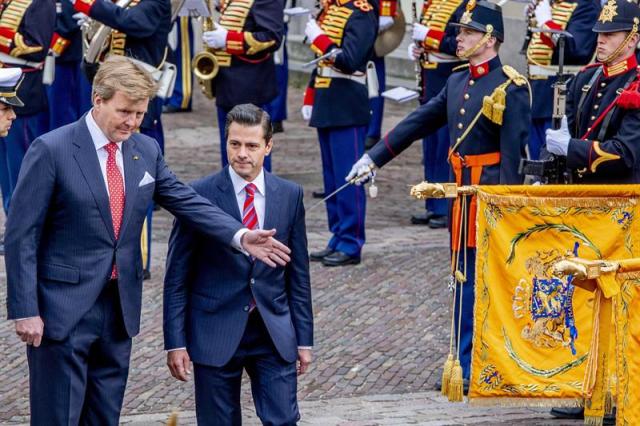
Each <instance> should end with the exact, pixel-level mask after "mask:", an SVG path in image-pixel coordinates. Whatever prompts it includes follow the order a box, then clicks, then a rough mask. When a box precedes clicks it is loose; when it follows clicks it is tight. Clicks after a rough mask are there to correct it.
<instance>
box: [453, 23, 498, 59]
mask: <svg viewBox="0 0 640 426" xmlns="http://www.w3.org/2000/svg"><path fill="white" fill-rule="evenodd" d="M492 35H493V25H491V24H489V25H487V32H486V33H485V35H483V36H482V38H481V39H480V41H479V42H477V43H476V44H475V46H473V47H470V48H469V49H467V50H465V51H464V52H462V53H460V54H459V55H457V56H458V58H460V59H469V58H470V57H471V56H473V54H474V53H476V52H477V51H478V49H480V48H481V47H482V46H484V45H485V44H487V42H488V41H489V39H490V38H491V36H492Z"/></svg>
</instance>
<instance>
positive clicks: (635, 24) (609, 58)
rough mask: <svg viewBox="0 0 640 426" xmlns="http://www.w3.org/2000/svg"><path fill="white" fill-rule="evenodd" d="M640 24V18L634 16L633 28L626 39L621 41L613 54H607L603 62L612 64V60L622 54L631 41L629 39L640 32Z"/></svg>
mask: <svg viewBox="0 0 640 426" xmlns="http://www.w3.org/2000/svg"><path fill="white" fill-rule="evenodd" d="M639 24H640V21H639V20H638V18H633V28H631V31H630V32H629V34H628V35H627V37H626V38H625V39H624V41H623V42H622V43H620V46H618V48H617V49H616V50H614V51H613V53H612V54H611V55H609V56H607V57H606V58H605V59H603V60H602V61H601V62H603V63H605V64H607V65H610V64H611V61H613V60H614V59H616V58H617V57H618V55H620V52H622V50H623V49H624V48H625V46H626V45H627V44H628V43H629V41H631V37H633V36H634V35H636V34H637V33H638V25H639Z"/></svg>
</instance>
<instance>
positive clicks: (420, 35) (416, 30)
mask: <svg viewBox="0 0 640 426" xmlns="http://www.w3.org/2000/svg"><path fill="white" fill-rule="evenodd" d="M428 33H429V27H427V26H424V25H422V24H418V23H415V24H413V31H412V33H411V39H412V40H414V41H417V42H418V43H422V42H424V39H425V38H427V34H428Z"/></svg>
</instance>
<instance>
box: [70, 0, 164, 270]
mask: <svg viewBox="0 0 640 426" xmlns="http://www.w3.org/2000/svg"><path fill="white" fill-rule="evenodd" d="M74 8H75V9H76V10H77V11H78V12H81V13H82V14H84V15H87V16H88V17H89V18H91V19H94V20H96V21H98V22H100V23H102V24H105V25H107V26H109V27H111V28H112V29H113V31H112V32H111V35H110V43H109V47H108V49H107V51H106V52H103V55H106V54H109V55H124V56H127V57H129V58H132V59H134V60H135V61H136V63H137V64H138V65H140V66H141V67H142V68H144V69H146V70H147V71H149V72H151V73H152V75H153V76H154V78H155V79H156V80H161V79H162V78H163V72H162V71H163V65H164V64H165V61H166V58H167V54H168V43H167V40H168V35H169V31H171V3H170V1H169V0H131V2H130V3H129V5H128V6H127V7H126V8H122V7H119V6H117V5H116V4H115V3H112V2H111V1H109V0H76V1H75V3H74ZM76 16H77V15H76ZM79 19H80V20H83V19H86V17H85V18H82V17H80V18H79ZM91 42H92V43H94V42H97V43H100V42H102V41H100V40H97V41H96V40H92V41H91ZM100 59H102V58H100V57H98V58H95V59H94V58H87V57H85V63H84V66H85V67H86V70H87V71H88V72H87V74H89V75H91V74H92V71H91V69H92V68H96V67H97V65H98V62H99V61H100ZM91 79H93V77H92V76H91ZM163 103H164V99H162V98H161V97H159V96H156V97H155V98H153V99H151V100H149V107H148V109H147V113H146V114H145V116H144V119H143V121H142V124H141V125H140V133H142V134H144V135H147V136H150V137H152V138H154V139H155V140H156V141H158V144H159V145H160V149H161V151H162V152H163V153H164V134H163V131H162V121H161V119H160V115H161V114H162V104H163ZM152 216H153V204H152V205H150V206H149V211H148V214H147V221H146V222H147V226H146V227H145V231H146V232H143V233H142V241H141V246H142V257H143V264H144V275H145V278H148V277H149V276H150V267H151V219H152Z"/></svg>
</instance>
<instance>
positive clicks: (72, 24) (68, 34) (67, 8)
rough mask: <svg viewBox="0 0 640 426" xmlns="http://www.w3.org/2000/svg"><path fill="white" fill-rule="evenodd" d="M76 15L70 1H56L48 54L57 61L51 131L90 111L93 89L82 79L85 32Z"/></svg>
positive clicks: (50, 94) (50, 93)
mask: <svg viewBox="0 0 640 426" xmlns="http://www.w3.org/2000/svg"><path fill="white" fill-rule="evenodd" d="M75 14H76V11H75V9H74V8H73V4H71V2H69V1H68V0H57V1H56V27H55V32H54V33H53V38H52V39H51V46H50V47H49V52H50V54H52V55H53V56H54V57H55V62H56V66H55V74H54V80H53V82H52V83H51V85H49V86H47V97H48V99H49V105H52V106H53V107H52V108H49V129H50V130H54V129H57V128H58V127H61V126H64V125H65V124H69V123H72V122H74V121H76V120H77V119H78V118H80V116H82V114H84V113H85V112H87V111H88V110H89V109H90V108H91V87H90V84H89V83H88V81H87V79H86V77H85V76H84V75H82V72H81V70H80V64H81V63H82V31H81V30H80V26H79V25H78V22H77V21H76V20H75V19H74V18H73V15H75Z"/></svg>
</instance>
